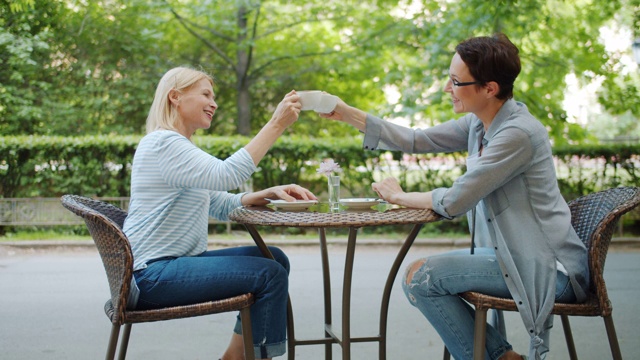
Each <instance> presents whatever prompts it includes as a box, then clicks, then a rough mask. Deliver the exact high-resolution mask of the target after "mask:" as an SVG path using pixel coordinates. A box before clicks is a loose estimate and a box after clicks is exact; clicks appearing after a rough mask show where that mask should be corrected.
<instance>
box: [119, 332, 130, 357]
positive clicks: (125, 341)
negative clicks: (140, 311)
mask: <svg viewBox="0 0 640 360" xmlns="http://www.w3.org/2000/svg"><path fill="white" fill-rule="evenodd" d="M130 335H131V324H124V332H123V333H122V341H121V342H120V353H119V354H118V359H119V360H124V358H125V357H127V348H128V347H129V336H130Z"/></svg>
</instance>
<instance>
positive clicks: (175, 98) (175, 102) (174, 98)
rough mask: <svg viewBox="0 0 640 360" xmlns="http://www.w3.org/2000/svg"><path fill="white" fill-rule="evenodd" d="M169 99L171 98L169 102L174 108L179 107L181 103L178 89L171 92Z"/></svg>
mask: <svg viewBox="0 0 640 360" xmlns="http://www.w3.org/2000/svg"><path fill="white" fill-rule="evenodd" d="M167 97H168V98H169V102H170V103H171V105H173V106H178V104H179V103H180V92H178V91H177V90H176V89H171V90H169V95H168V96H167Z"/></svg>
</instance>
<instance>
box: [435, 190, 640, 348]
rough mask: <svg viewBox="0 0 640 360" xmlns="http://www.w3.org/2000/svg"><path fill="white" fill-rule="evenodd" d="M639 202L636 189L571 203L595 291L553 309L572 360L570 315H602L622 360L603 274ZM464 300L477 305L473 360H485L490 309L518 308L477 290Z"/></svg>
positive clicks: (613, 346) (512, 309)
mask: <svg viewBox="0 0 640 360" xmlns="http://www.w3.org/2000/svg"><path fill="white" fill-rule="evenodd" d="M639 203H640V188H636V187H619V188H613V189H608V190H604V191H600V192H596V193H593V194H589V195H586V196H582V197H579V198H577V199H575V200H573V201H571V202H569V208H570V209H571V224H572V225H573V228H574V229H575V230H576V232H577V233H578V236H579V237H580V239H582V242H584V244H585V245H586V246H587V249H588V250H589V270H590V272H591V289H590V290H591V291H590V292H589V294H588V298H587V300H586V301H585V302H584V303H580V304H563V303H556V304H555V306H554V307H553V310H552V313H553V314H555V315H560V317H561V319H562V328H563V329H564V336H565V339H566V341H567V348H568V350H569V356H570V358H571V360H576V359H577V358H578V356H577V353H576V348H575V344H574V342H573V335H572V334H571V327H570V326H569V316H602V317H603V318H604V325H605V327H606V330H607V336H608V338H609V345H610V347H611V354H612V355H613V358H614V359H616V360H619V359H622V355H621V354H620V346H619V344H618V338H617V336H616V330H615V327H614V325H613V318H612V317H611V312H612V310H613V307H612V305H611V301H610V300H609V296H608V295H607V287H606V285H605V283H604V277H603V272H604V263H605V260H606V258H607V251H608V250H609V244H610V243H611V237H612V236H613V233H614V232H615V230H616V226H617V224H618V220H620V217H621V216H622V215H624V214H625V213H627V212H629V211H630V210H632V209H633V208H635V207H636V206H638V204H639ZM460 297H462V298H463V299H465V300H466V301H467V302H469V303H470V304H472V305H473V306H475V309H476V315H475V334H474V348H473V358H474V360H478V359H480V360H482V359H484V353H485V341H486V338H485V336H486V333H485V332H486V326H487V310H488V309H496V310H505V311H518V309H517V307H516V304H515V302H514V301H513V300H512V299H503V298H498V297H494V296H489V295H485V294H482V293H478V292H473V291H469V292H465V293H462V294H460ZM449 358H450V355H449V352H448V350H447V348H446V347H445V352H444V359H445V360H448V359H449Z"/></svg>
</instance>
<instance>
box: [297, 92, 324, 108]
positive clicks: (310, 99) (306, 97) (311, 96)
mask: <svg viewBox="0 0 640 360" xmlns="http://www.w3.org/2000/svg"><path fill="white" fill-rule="evenodd" d="M296 93H297V94H298V96H299V97H300V104H302V109H301V110H315V109H316V107H317V106H318V104H320V99H321V98H322V91H320V90H307V91H297V92H296Z"/></svg>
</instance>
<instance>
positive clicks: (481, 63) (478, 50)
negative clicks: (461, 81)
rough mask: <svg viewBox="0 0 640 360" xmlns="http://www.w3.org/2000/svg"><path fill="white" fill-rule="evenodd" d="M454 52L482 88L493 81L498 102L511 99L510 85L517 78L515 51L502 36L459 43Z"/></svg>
mask: <svg viewBox="0 0 640 360" xmlns="http://www.w3.org/2000/svg"><path fill="white" fill-rule="evenodd" d="M456 52H457V53H458V55H460V58H461V59H462V61H464V63H465V64H466V65H467V67H468V68H469V72H470V73H471V76H473V77H474V79H475V80H476V81H479V82H480V83H481V84H482V85H484V84H486V83H488V82H490V81H495V82H497V83H498V85H500V92H499V93H498V95H496V97H497V98H498V99H502V100H505V99H509V98H512V97H513V83H514V82H515V80H516V78H517V77H518V74H520V56H519V55H518V53H519V51H518V48H517V47H516V46H515V45H513V43H512V42H511V41H510V40H509V38H508V37H507V36H506V35H505V34H502V33H497V34H495V35H493V36H479V37H473V38H470V39H467V40H464V41H462V42H460V43H459V44H458V45H457V46H456Z"/></svg>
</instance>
